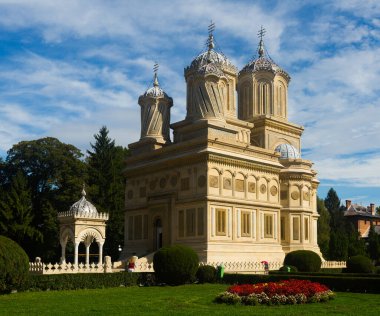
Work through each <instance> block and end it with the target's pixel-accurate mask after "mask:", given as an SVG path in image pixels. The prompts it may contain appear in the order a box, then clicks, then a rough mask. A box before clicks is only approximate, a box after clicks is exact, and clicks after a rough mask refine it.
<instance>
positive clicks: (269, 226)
mask: <svg viewBox="0 0 380 316" xmlns="http://www.w3.org/2000/svg"><path fill="white" fill-rule="evenodd" d="M264 237H265V238H272V237H273V215H271V214H265V215H264Z"/></svg>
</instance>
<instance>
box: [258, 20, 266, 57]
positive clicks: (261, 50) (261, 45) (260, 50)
mask: <svg viewBox="0 0 380 316" xmlns="http://www.w3.org/2000/svg"><path fill="white" fill-rule="evenodd" d="M265 32H266V30H265V29H264V28H263V26H262V25H261V29H260V31H259V32H258V33H257V36H258V37H259V38H260V42H259V48H258V49H257V52H258V53H259V58H260V57H264V53H265V51H264V41H263V37H264V35H265Z"/></svg>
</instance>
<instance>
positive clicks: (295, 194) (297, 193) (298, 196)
mask: <svg viewBox="0 0 380 316" xmlns="http://www.w3.org/2000/svg"><path fill="white" fill-rule="evenodd" d="M290 196H291V198H292V199H293V200H298V199H299V198H300V194H299V192H298V191H293V192H292V193H291V194H290Z"/></svg>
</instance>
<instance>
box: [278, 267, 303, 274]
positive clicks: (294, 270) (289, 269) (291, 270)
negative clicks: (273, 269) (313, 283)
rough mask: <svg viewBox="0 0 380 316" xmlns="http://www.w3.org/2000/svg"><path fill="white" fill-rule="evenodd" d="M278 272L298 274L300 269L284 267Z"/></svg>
mask: <svg viewBox="0 0 380 316" xmlns="http://www.w3.org/2000/svg"><path fill="white" fill-rule="evenodd" d="M278 271H279V272H281V273H292V272H298V269H297V267H295V266H282V267H281V268H280V269H279V270H278Z"/></svg>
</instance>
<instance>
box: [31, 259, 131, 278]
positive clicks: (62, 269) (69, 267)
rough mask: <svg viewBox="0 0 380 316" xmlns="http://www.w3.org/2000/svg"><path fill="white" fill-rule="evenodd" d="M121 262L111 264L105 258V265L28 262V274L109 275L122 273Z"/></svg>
mask: <svg viewBox="0 0 380 316" xmlns="http://www.w3.org/2000/svg"><path fill="white" fill-rule="evenodd" d="M123 270H124V268H123V262H121V261H118V262H113V263H112V262H111V258H110V257H108V256H106V257H105V263H102V264H98V263H90V264H89V265H86V264H83V263H79V264H78V265H75V264H72V263H55V264H51V263H48V264H45V263H42V262H40V261H37V262H29V272H30V273H31V274H63V273H111V272H119V271H123Z"/></svg>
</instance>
